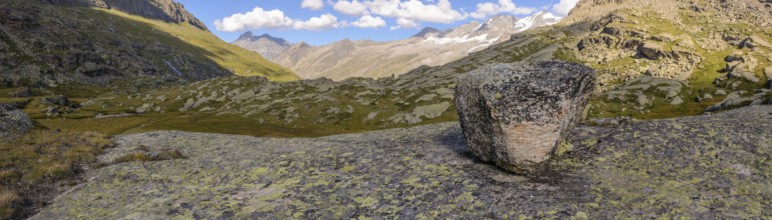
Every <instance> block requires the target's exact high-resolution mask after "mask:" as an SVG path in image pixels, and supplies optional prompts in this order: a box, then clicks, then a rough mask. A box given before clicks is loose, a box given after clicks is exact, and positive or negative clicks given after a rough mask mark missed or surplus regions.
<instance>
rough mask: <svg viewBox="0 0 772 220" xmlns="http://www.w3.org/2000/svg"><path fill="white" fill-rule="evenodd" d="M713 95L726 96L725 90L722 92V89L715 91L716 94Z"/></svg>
mask: <svg viewBox="0 0 772 220" xmlns="http://www.w3.org/2000/svg"><path fill="white" fill-rule="evenodd" d="M713 95H718V96H721V95H726V90H723V89H719V90H716V92H714V93H713Z"/></svg>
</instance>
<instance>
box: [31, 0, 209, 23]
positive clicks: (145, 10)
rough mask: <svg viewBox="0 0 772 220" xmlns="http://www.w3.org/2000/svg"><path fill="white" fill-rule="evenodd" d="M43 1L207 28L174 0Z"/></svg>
mask: <svg viewBox="0 0 772 220" xmlns="http://www.w3.org/2000/svg"><path fill="white" fill-rule="evenodd" d="M41 2H44V3H52V4H65V5H81V6H90V7H98V8H104V9H115V10H118V11H122V12H126V13H129V14H133V15H139V16H141V17H144V18H148V19H158V20H162V21H166V22H174V23H189V24H191V25H193V26H196V27H198V28H200V29H202V30H207V28H206V25H205V24H204V22H201V21H200V20H198V18H196V17H195V16H193V14H191V13H190V12H188V11H187V10H185V7H184V6H182V4H180V3H177V2H174V0H140V1H127V0H41Z"/></svg>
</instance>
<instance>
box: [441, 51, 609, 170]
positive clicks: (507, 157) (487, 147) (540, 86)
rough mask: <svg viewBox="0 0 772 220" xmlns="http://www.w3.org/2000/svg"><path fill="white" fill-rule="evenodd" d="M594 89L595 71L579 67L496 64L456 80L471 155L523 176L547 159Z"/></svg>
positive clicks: (457, 100)
mask: <svg viewBox="0 0 772 220" xmlns="http://www.w3.org/2000/svg"><path fill="white" fill-rule="evenodd" d="M594 87H595V71H594V70H592V69H591V68H589V67H586V66H583V65H579V64H572V63H566V62H541V63H537V64H533V65H532V64H495V65H491V66H487V67H483V68H481V69H479V70H475V71H473V72H470V73H467V74H464V75H461V76H459V78H458V86H457V87H456V96H455V98H456V99H455V100H456V108H457V109H458V115H459V118H460V121H461V127H462V128H464V134H465V136H466V138H467V142H468V144H469V148H470V149H471V151H472V152H473V153H474V154H475V155H476V156H477V157H479V158H480V159H482V160H483V161H488V162H495V163H496V164H497V165H498V166H500V167H502V168H504V169H506V170H508V171H511V172H515V173H521V174H527V173H530V172H533V171H534V170H535V169H536V168H537V165H539V163H541V162H543V161H545V160H547V159H549V158H550V154H551V153H552V152H553V151H554V150H555V148H556V147H557V146H558V144H560V141H562V140H563V139H564V138H565V135H566V133H567V132H568V130H569V129H570V128H571V127H572V126H573V123H574V122H575V121H576V120H577V119H578V118H580V117H581V115H582V113H583V111H584V108H585V107H586V105H587V103H588V102H589V99H590V95H591V93H592V92H593V89H594Z"/></svg>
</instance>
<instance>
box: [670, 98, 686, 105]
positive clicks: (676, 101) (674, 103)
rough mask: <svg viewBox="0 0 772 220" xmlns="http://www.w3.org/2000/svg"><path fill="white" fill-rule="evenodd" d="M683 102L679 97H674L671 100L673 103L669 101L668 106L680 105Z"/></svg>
mask: <svg viewBox="0 0 772 220" xmlns="http://www.w3.org/2000/svg"><path fill="white" fill-rule="evenodd" d="M683 103H684V100H683V99H682V98H681V97H680V96H676V97H675V98H673V101H670V105H680V104H683Z"/></svg>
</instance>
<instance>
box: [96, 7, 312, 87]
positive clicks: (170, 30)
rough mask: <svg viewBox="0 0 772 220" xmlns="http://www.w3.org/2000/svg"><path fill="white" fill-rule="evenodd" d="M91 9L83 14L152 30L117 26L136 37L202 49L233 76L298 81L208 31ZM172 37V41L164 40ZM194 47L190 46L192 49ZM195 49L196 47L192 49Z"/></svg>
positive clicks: (274, 65)
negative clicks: (100, 15) (148, 27)
mask: <svg viewBox="0 0 772 220" xmlns="http://www.w3.org/2000/svg"><path fill="white" fill-rule="evenodd" d="M85 10H94V11H95V13H89V12H87V11H83V12H84V13H86V14H91V15H95V16H99V15H98V14H100V12H101V13H107V14H110V15H114V16H116V17H119V18H124V19H126V20H127V21H132V22H136V23H143V24H146V25H148V26H150V27H152V28H155V30H141V29H139V28H137V27H141V26H136V25H135V24H131V23H130V22H126V24H122V26H119V27H120V28H122V29H126V30H128V31H131V32H133V33H136V34H137V35H143V34H148V35H149V36H147V37H148V38H150V39H153V40H158V41H162V42H164V43H166V44H167V45H173V46H175V47H176V48H181V49H183V50H186V52H188V53H197V52H199V51H198V49H202V50H204V51H206V52H207V53H203V54H204V55H205V56H206V57H207V58H208V59H210V60H213V61H215V62H216V63H217V64H219V65H220V66H222V67H224V68H226V69H229V70H231V71H232V72H233V73H234V74H236V75H240V76H265V77H267V78H269V79H271V80H275V81H292V80H298V79H299V78H298V77H297V76H296V75H295V74H293V73H292V72H291V71H290V70H288V69H286V68H284V67H281V66H279V65H277V64H274V63H271V62H270V61H268V60H266V59H264V58H263V57H261V56H260V55H259V54H257V53H255V52H252V51H249V50H246V49H243V48H241V47H238V46H236V45H232V44H229V43H226V42H224V41H222V40H221V39H220V38H218V37H217V36H215V35H214V34H212V33H211V32H208V31H204V30H201V29H199V28H197V27H195V26H192V25H190V24H188V23H167V22H163V21H160V20H151V19H146V18H143V17H141V16H136V15H131V14H128V13H124V12H121V11H117V10H105V9H85ZM170 37H171V38H173V39H172V40H167V39H170ZM177 39H179V40H182V42H184V43H186V44H180V42H179V41H178V40H177ZM191 46H193V47H191ZM194 47H197V48H194Z"/></svg>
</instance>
